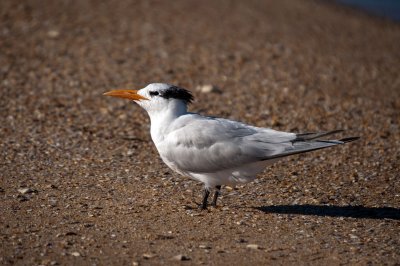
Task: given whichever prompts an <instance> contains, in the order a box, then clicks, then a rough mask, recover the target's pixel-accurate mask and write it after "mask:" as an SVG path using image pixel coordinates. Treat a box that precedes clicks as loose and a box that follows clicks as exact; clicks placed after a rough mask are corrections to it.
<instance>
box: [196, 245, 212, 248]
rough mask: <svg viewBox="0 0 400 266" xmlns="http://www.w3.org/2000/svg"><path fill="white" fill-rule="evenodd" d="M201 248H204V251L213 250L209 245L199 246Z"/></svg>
mask: <svg viewBox="0 0 400 266" xmlns="http://www.w3.org/2000/svg"><path fill="white" fill-rule="evenodd" d="M199 248H202V249H211V247H210V246H207V245H199Z"/></svg>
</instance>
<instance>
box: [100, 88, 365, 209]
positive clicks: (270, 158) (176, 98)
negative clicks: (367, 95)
mask: <svg viewBox="0 0 400 266" xmlns="http://www.w3.org/2000/svg"><path fill="white" fill-rule="evenodd" d="M104 95H106V96H112V97H118V98H123V99H129V100H131V101H133V102H135V103H136V104H138V105H139V106H140V107H142V108H143V109H144V110H145V111H147V113H148V115H149V117H150V123H151V126H150V134H151V138H152V140H153V142H154V144H155V147H156V148H157V151H158V153H159V155H160V157H161V159H162V160H163V162H164V163H165V164H166V165H167V166H168V167H169V168H171V169H172V170H173V171H175V172H177V173H179V174H181V175H183V176H188V177H190V178H192V179H195V180H197V181H200V182H202V183H203V184H204V194H203V200H202V203H201V204H200V205H199V208H200V209H203V210H204V209H207V207H208V198H209V195H210V193H211V191H212V190H214V195H213V199H212V202H211V206H214V207H217V199H218V196H219V195H220V190H221V186H223V185H224V186H226V185H228V186H235V185H237V184H241V183H247V182H250V181H253V180H254V179H255V178H256V176H257V174H258V173H260V172H262V171H263V170H264V169H265V168H266V167H267V166H268V165H270V164H272V163H275V162H276V161H278V160H279V159H281V158H284V157H286V156H290V155H295V154H299V153H305V152H310V151H315V150H319V149H324V148H328V147H333V146H337V145H340V144H345V143H348V142H352V141H354V140H357V139H358V138H359V137H347V138H342V139H329V140H326V139H324V138H325V137H326V136H329V135H333V134H336V133H339V132H341V131H342V130H332V131H327V132H308V133H292V132H284V131H278V130H274V129H271V128H263V127H256V126H252V125H248V124H245V123H242V122H237V121H233V120H228V119H224V118H218V117H211V116H204V115H201V114H198V113H193V112H189V111H188V106H189V104H190V103H192V102H193V100H194V97H193V94H192V93H191V92H190V91H189V90H187V89H184V88H182V87H179V86H175V85H171V84H166V83H151V84H149V85H147V86H146V87H144V88H142V89H139V90H133V89H117V90H111V91H108V92H106V93H104Z"/></svg>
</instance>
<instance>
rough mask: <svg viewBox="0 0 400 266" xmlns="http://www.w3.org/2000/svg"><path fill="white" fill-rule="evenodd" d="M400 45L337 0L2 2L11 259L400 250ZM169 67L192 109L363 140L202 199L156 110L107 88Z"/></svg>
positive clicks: (128, 259)
mask: <svg viewBox="0 0 400 266" xmlns="http://www.w3.org/2000/svg"><path fill="white" fill-rule="evenodd" d="M399 44H400V25H399V24H395V23H393V22H390V21H385V20H383V19H380V18H375V17H370V16H368V15H364V14H362V13H359V12H357V11H355V10H352V9H350V8H346V7H338V6H335V5H333V4H332V3H329V2H325V1H321V2H319V1H290V0H287V1H272V0H271V1H213V0H210V1H141V2H133V1H117V0H115V1H106V2H103V1H14V0H2V1H0V77H1V80H0V82H1V84H0V86H1V90H0V93H1V98H0V110H1V116H0V151H1V155H0V174H1V176H0V197H1V201H0V210H1V215H0V228H1V232H0V239H1V240H0V241H1V243H0V245H1V247H0V264H1V265H11V264H16V265H73V264H75V265H110V264H113V265H147V264H171V263H176V264H187V265H191V264H194V265H197V264H207V265H208V264H211V265H223V264H225V265H232V264H236V265H261V264H264V265H265V264H278V265H287V264H300V265H305V264H308V265H309V264H311V265H322V264H329V265H338V264H359V265H366V264H376V265H377V264H388V265H396V264H397V265H398V264H399V263H400V248H399V247H400V222H399V220H400V184H399V182H400V180H399V171H400V166H399V159H400V152H399V148H400V133H399V124H400V75H399V70H400V50H399ZM157 81H162V82H169V83H173V84H177V85H180V86H183V87H186V88H188V89H191V90H192V91H193V92H194V95H195V97H196V101H195V103H194V104H193V105H192V106H191V107H190V109H191V110H192V111H196V112H201V113H203V114H209V115H213V116H222V117H226V118H231V119H235V120H240V121H243V122H246V123H251V124H254V125H257V126H263V127H273V128H275V129H279V130H287V131H296V132H304V131H316V130H332V129H338V128H340V129H346V130H347V132H346V134H344V136H349V135H350V136H361V139H360V140H359V141H357V142H355V143H351V144H349V145H346V146H341V147H336V148H332V149H329V150H323V151H317V152H313V153H311V154H304V155H298V156H294V157H291V158H288V159H286V160H283V161H281V162H279V163H277V164H275V165H273V166H271V167H269V168H267V169H266V171H265V172H264V173H263V174H261V175H260V176H259V177H258V179H257V180H256V181H254V182H252V183H249V184H246V185H244V186H238V187H237V188H236V189H227V188H224V189H223V196H222V198H221V200H220V202H219V206H218V208H216V209H215V208H211V209H209V210H208V211H199V210H197V209H195V207H196V203H198V202H200V200H201V195H202V193H201V189H202V186H201V184H199V183H198V182H195V181H192V180H190V179H188V178H185V177H181V176H178V175H177V174H175V173H173V172H172V171H171V170H169V169H168V168H167V167H166V166H165V165H164V164H163V163H162V161H161V160H160V158H159V157H158V154H157V151H156V150H155V148H154V146H153V144H152V142H151V138H150V134H149V119H148V117H147V115H146V114H145V112H144V111H143V110H140V109H139V107H137V106H135V105H134V104H132V103H129V102H127V101H124V100H118V99H114V98H108V97H103V96H102V93H103V92H105V91H107V90H109V89H112V88H135V89H138V88H141V87H143V86H145V85H146V84H147V83H151V82H157ZM202 84H213V85H216V86H218V87H219V89H220V93H201V92H199V91H196V90H195V88H196V87H197V86H199V85H202ZM177 255H181V256H178V258H174V256H177ZM179 259H182V261H179Z"/></svg>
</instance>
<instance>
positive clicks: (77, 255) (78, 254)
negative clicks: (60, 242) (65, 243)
mask: <svg viewBox="0 0 400 266" xmlns="http://www.w3.org/2000/svg"><path fill="white" fill-rule="evenodd" d="M71 255H72V256H74V257H79V256H80V255H81V254H80V253H79V252H77V251H74V252H71Z"/></svg>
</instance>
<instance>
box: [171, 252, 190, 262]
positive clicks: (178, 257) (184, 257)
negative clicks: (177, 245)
mask: <svg viewBox="0 0 400 266" xmlns="http://www.w3.org/2000/svg"><path fill="white" fill-rule="evenodd" d="M172 259H173V260H178V261H184V260H190V258H189V257H188V256H185V255H182V254H178V255H176V256H173V257H172Z"/></svg>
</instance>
